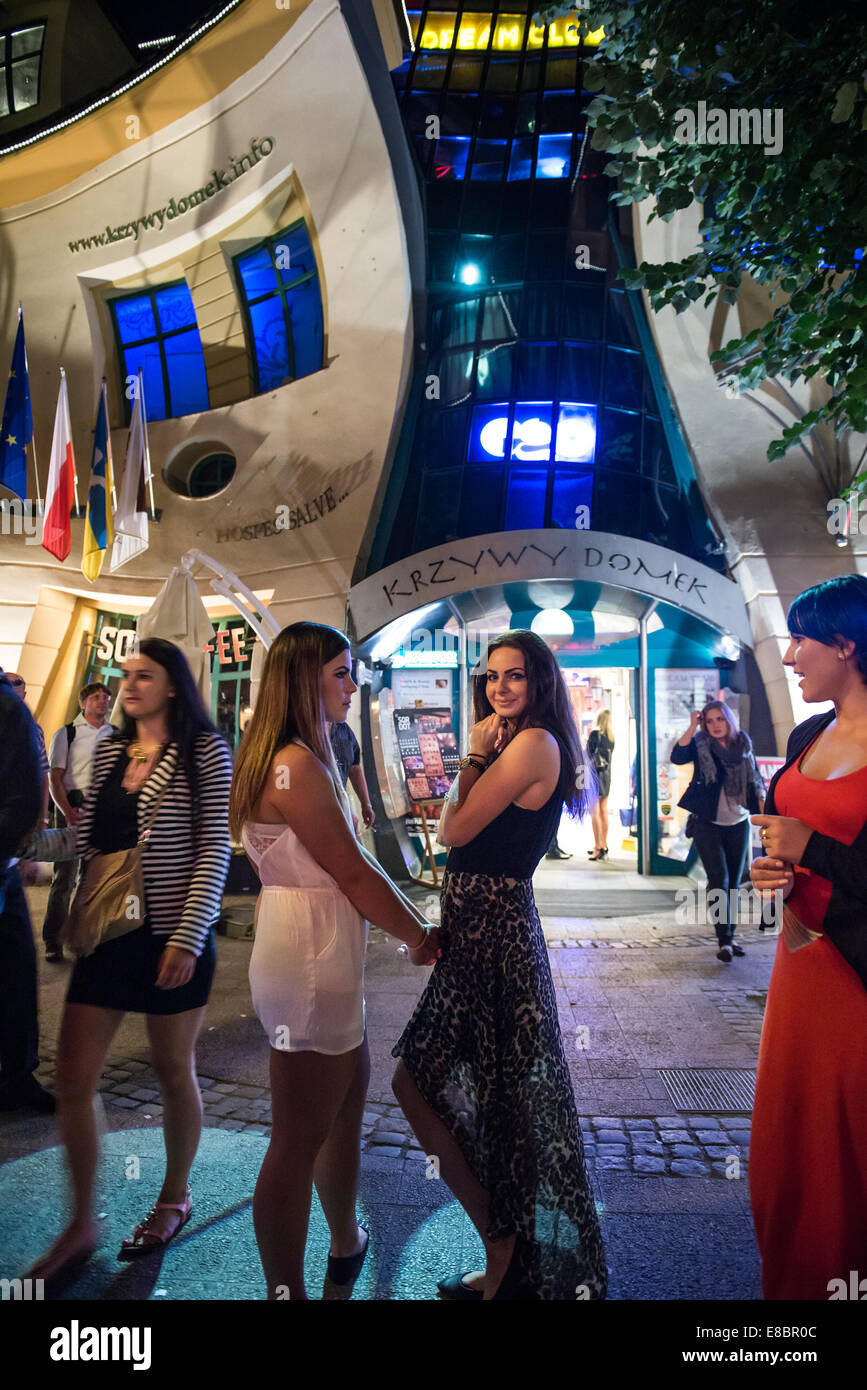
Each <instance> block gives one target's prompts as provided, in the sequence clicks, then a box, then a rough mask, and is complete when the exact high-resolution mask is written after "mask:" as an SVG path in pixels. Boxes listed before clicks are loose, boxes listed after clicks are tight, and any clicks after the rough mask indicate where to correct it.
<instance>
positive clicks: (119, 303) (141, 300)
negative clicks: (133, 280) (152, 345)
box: [111, 294, 157, 343]
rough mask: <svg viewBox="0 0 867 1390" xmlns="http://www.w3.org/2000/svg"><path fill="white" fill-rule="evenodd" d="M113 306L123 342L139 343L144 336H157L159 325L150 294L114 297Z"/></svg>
mask: <svg viewBox="0 0 867 1390" xmlns="http://www.w3.org/2000/svg"><path fill="white" fill-rule="evenodd" d="M111 306H112V308H113V309H114V316H115V319H116V320H117V331H118V333H119V334H120V341H121V342H122V343H137V342H140V341H141V339H142V338H155V337H156V335H157V326H156V322H155V320H154V311H153V309H152V307H151V301H150V295H147V294H142V295H136V297H135V299H113V300H112V301H111Z"/></svg>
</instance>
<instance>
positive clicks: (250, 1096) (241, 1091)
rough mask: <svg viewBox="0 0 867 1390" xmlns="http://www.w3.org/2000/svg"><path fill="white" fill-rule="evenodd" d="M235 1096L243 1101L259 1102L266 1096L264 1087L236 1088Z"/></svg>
mask: <svg viewBox="0 0 867 1390" xmlns="http://www.w3.org/2000/svg"><path fill="white" fill-rule="evenodd" d="M234 1094H235V1095H236V1096H240V1097H241V1099H242V1100H259V1099H260V1098H261V1097H262V1096H264V1094H265V1089H264V1087H263V1086H236V1087H235V1090H234Z"/></svg>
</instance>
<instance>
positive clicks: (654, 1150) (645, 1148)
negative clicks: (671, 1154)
mask: <svg viewBox="0 0 867 1390" xmlns="http://www.w3.org/2000/svg"><path fill="white" fill-rule="evenodd" d="M632 1151H633V1153H635V1154H660V1155H661V1154H664V1153H665V1145H664V1144H660V1142H659V1140H658V1139H640V1140H639V1139H636V1140H635V1141H634V1143H633V1145H632Z"/></svg>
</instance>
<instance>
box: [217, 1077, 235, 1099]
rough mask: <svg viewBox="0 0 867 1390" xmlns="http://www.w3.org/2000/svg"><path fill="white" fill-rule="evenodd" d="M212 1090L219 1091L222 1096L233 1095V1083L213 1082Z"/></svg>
mask: <svg viewBox="0 0 867 1390" xmlns="http://www.w3.org/2000/svg"><path fill="white" fill-rule="evenodd" d="M214 1090H215V1091H221V1092H222V1094H223V1095H224V1096H228V1095H234V1093H235V1083H234V1081H215V1082H214Z"/></svg>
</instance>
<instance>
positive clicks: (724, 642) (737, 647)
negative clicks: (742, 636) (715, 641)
mask: <svg viewBox="0 0 867 1390" xmlns="http://www.w3.org/2000/svg"><path fill="white" fill-rule="evenodd" d="M719 654H720V656H721V657H724V658H725V660H726V661H737V659H738V657H739V656H740V654H741V644H740V642H739V641H738V640H737V638H736V637H732V636H731V635H730V634H729V633H728V632H727V633H726V634H725V636H724V637H721V638H720V640H719Z"/></svg>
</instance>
